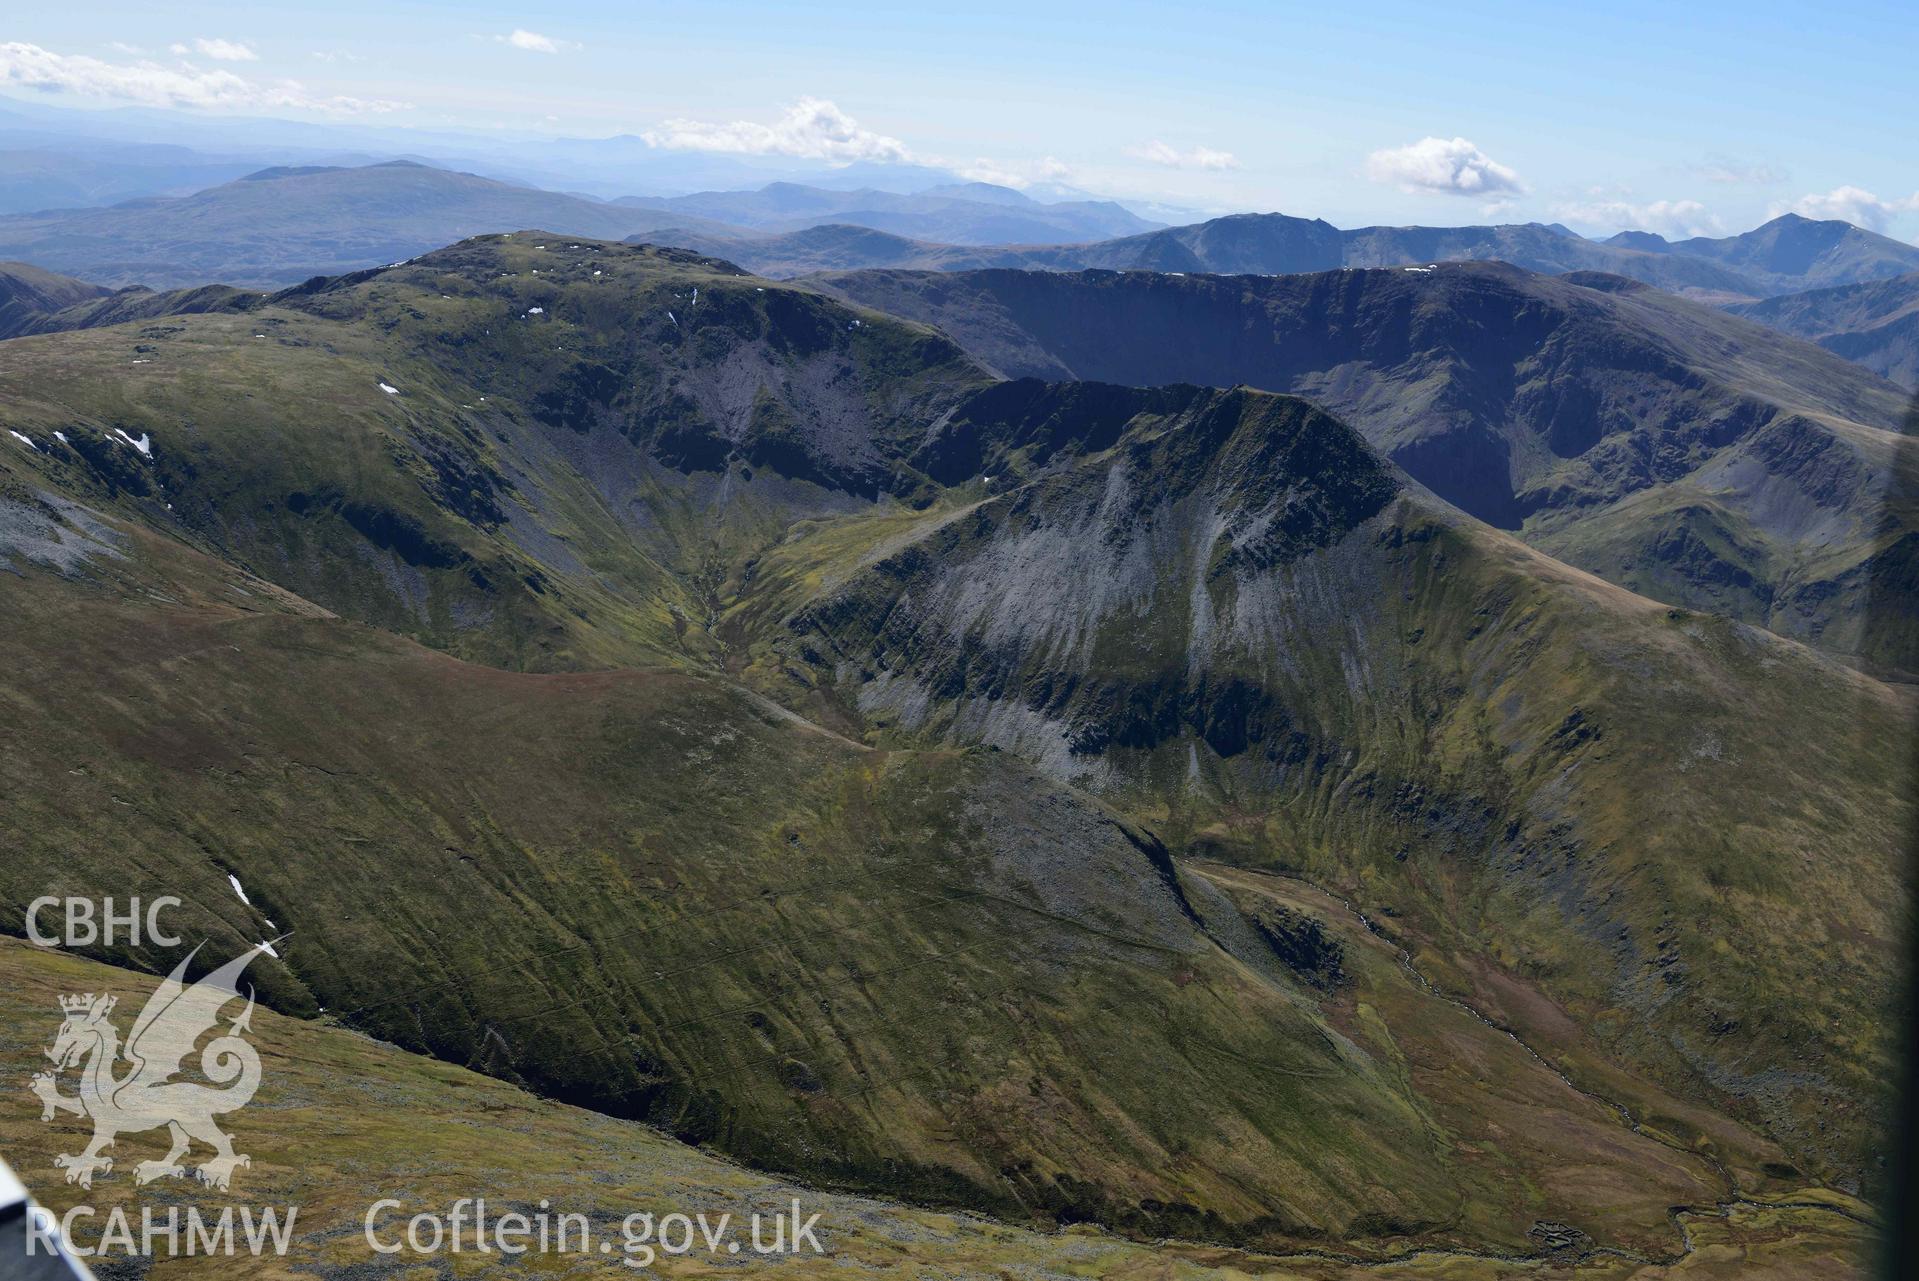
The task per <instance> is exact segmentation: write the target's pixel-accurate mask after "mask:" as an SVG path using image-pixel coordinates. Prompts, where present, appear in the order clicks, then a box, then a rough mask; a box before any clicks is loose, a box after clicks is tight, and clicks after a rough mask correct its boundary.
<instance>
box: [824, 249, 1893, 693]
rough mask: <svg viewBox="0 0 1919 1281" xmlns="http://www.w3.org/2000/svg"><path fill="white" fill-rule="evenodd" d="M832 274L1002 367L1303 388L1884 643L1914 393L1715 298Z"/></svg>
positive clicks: (1500, 495) (1437, 481) (1592, 290)
mask: <svg viewBox="0 0 1919 1281" xmlns="http://www.w3.org/2000/svg"><path fill="white" fill-rule="evenodd" d="M821 283H822V284H823V285H825V286H826V287H828V288H830V289H832V290H834V291H835V292H837V293H839V294H840V295H841V296H844V297H847V298H849V299H853V300H856V301H859V302H862V303H865V304H867V305H870V306H874V307H878V308H881V309H883V310H887V311H890V312H892V313H894V314H896V315H900V316H905V317H909V318H911V319H915V320H920V321H924V322H926V323H929V324H934V325H937V326H939V327H940V328H941V329H942V330H943V331H945V332H947V333H950V334H952V335H953V336H954V337H955V338H956V339H958V340H959V341H960V342H961V343H962V344H963V345H965V346H966V347H967V349H968V350H969V351H971V352H973V353H974V354H975V355H976V356H978V357H979V358H980V359H981V360H983V361H985V362H987V363H988V364H990V365H992V366H993V367H995V368H996V369H998V370H1000V371H1001V372H1004V373H1007V374H1010V375H1037V376H1041V377H1049V378H1092V379H1105V380H1112V381H1123V382H1128V383H1139V384H1146V385H1153V384H1159V383H1166V382H1175V381H1185V382H1197V383H1206V384H1211V385H1215V386H1232V385H1235V384H1248V385H1252V386H1257V387H1263V388H1270V389H1272V390H1276V391H1289V392H1295V393H1298V394H1302V395H1306V396H1309V397H1311V398H1312V399H1314V400H1316V401H1318V402H1319V403H1321V404H1324V405H1326V406H1327V407H1328V408H1330V409H1332V410H1334V411H1335V412H1336V413H1338V414H1340V415H1341V416H1342V417H1344V418H1346V419H1347V420H1348V421H1350V422H1351V423H1352V424H1353V425H1354V426H1356V427H1358V428H1359V429H1360V431H1362V432H1363V433H1364V434H1365V435H1366V436H1367V438H1368V439H1369V440H1370V441H1371V442H1372V443H1373V444H1374V445H1375V446H1376V447H1378V448H1379V449H1380V450H1382V451H1383V452H1385V453H1386V454H1387V455H1388V456H1389V457H1391V458H1392V459H1393V460H1394V461H1395V462H1397V463H1398V464H1400V465H1401V466H1402V467H1404V468H1405V469H1406V471H1407V472H1408V473H1409V474H1410V475H1412V476H1413V477H1414V478H1415V479H1417V480H1419V481H1420V482H1421V483H1422V484H1424V485H1426V486H1427V487H1428V488H1430V489H1431V490H1432V491H1433V492H1435V493H1437V494H1438V495H1440V496H1441V497H1443V498H1445V499H1447V500H1448V501H1450V502H1453V503H1455V504H1457V505H1458V506H1459V507H1460V508H1462V509H1463V510H1465V511H1467V512H1469V513H1471V514H1472V515H1474V516H1477V517H1479V518H1480V519H1482V520H1485V521H1487V522H1489V523H1491V524H1494V525H1497V526H1500V527H1503V528H1507V529H1513V530H1516V531H1519V532H1520V533H1521V534H1522V536H1524V537H1525V538H1526V539H1527V540H1528V541H1529V542H1531V543H1533V544H1534V545H1536V546H1539V547H1541V548H1543V549H1545V550H1547V551H1549V552H1551V553H1552V554H1553V555H1555V556H1558V557H1560V558H1561V559H1564V560H1567V561H1569V562H1571V563H1573V564H1576V565H1579V566H1581V567H1583V568H1586V569H1590V570H1592V571H1594V572H1595V573H1599V574H1602V575H1604V576H1605V577H1607V578H1608V579H1610V580H1612V581H1615V582H1619V583H1622V584H1624V585H1625V586H1628V587H1631V588H1633V589H1634V590H1637V591H1642V592H1644V593H1646V594H1648V595H1651V596H1653V597H1655V598H1658V599H1663V600H1667V601H1670V602H1673V603H1676V604H1682V605H1686V606H1689V607H1693V608H1700V609H1708V610H1713V611H1717V612H1722V613H1726V614H1730V615H1732V616H1734V617H1738V618H1743V619H1748V620H1751V621H1754V622H1759V623H1762V624H1764V625H1766V626H1769V627H1772V628H1773V629H1775V630H1777V631H1780V632H1782V633H1785V634H1787V635H1794V636H1801V637H1805V638H1808V639H1812V640H1815V641H1817V642H1818V643H1819V644H1821V645H1822V646H1824V647H1826V648H1829V649H1832V650H1834V651H1836V652H1839V653H1858V654H1863V655H1864V656H1865V657H1867V658H1868V659H1873V660H1878V659H1882V658H1885V657H1886V655H1885V653H1883V652H1882V650H1883V649H1884V645H1883V642H1884V640H1885V638H1883V637H1881V638H1878V639H1876V640H1875V639H1869V638H1868V637H1866V636H1865V634H1864V633H1863V632H1862V631H1861V624H1862V621H1863V619H1864V616H1865V609H1864V600H1865V596H1866V593H1867V591H1868V589H1869V586H1870V582H1871V580H1872V578H1873V575H1874V574H1875V572H1877V571H1876V569H1875V566H1876V565H1877V564H1878V563H1879V558H1880V557H1883V556H1885V555H1887V554H1895V555H1896V554H1898V548H1899V546H1900V544H1899V542H1898V539H1899V537H1900V534H1901V531H1902V530H1904V529H1906V528H1907V527H1908V526H1909V524H1910V521H1911V513H1908V512H1893V511H1888V510H1886V509H1885V508H1882V506H1881V498H1882V496H1884V495H1886V494H1887V492H1888V482H1887V478H1888V477H1889V475H1890V474H1891V471H1892V469H1893V467H1894V465H1895V464H1894V457H1895V453H1896V448H1895V447H1896V442H1897V439H1898V437H1897V436H1896V435H1894V434H1893V433H1895V432H1896V431H1897V430H1898V429H1899V427H1900V424H1901V420H1902V417H1903V415H1904V412H1905V408H1906V406H1905V398H1904V397H1903V396H1902V395H1901V394H1900V392H1899V390H1898V389H1897V388H1895V387H1893V386H1891V385H1890V384H1887V383H1885V382H1882V381H1880V380H1878V379H1877V378H1874V377H1873V376H1871V375H1870V374H1867V373H1865V372H1864V371H1862V370H1859V369H1857V368H1856V367H1853V366H1850V365H1848V364H1846V363H1845V362H1843V361H1841V360H1837V359H1834V358H1832V357H1830V356H1828V355H1826V354H1824V353H1822V352H1819V351H1817V350H1816V349H1814V348H1812V347H1810V346H1808V345H1806V344H1803V343H1799V342H1795V341H1791V340H1788V339H1784V338H1782V337H1780V336H1778V335H1777V334H1773V333H1768V332H1767V331H1766V330H1764V329H1763V328H1760V327H1757V326H1753V325H1750V324H1745V323H1741V322H1740V321H1738V320H1736V319H1732V318H1729V317H1726V316H1724V315H1722V314H1720V313H1719V312H1717V311H1715V310H1713V309H1710V308H1707V307H1703V306H1700V305H1697V304H1692V303H1688V302H1685V301H1683V300H1680V299H1677V298H1674V297H1672V296H1671V295H1669V294H1665V293H1663V292H1660V291H1657V290H1653V289H1648V288H1645V287H1643V286H1635V285H1633V284H1632V283H1631V282H1628V281H1624V280H1622V279H1620V278H1618V277H1615V276H1585V275H1575V276H1572V277H1567V278H1563V279H1549V278H1545V277H1541V276H1536V275H1532V274H1530V273H1526V272H1521V271H1519V270H1517V269H1515V268H1511V267H1507V266H1504V265H1500V264H1475V265H1464V264H1461V265H1445V266H1440V267H1437V268H1432V269H1411V270H1397V271H1384V270H1381V271H1364V272H1330V273H1322V274H1318V275H1308V276H1293V277H1285V278H1280V279H1263V278H1254V277H1200V276H1190V275H1189V276H1183V277H1181V276H1171V275H1150V274H1144V273H1138V272H1128V273H1102V272H1087V273H1078V274H1066V273H1031V272H1008V271H985V272H976V273H944V274H939V273H904V272H873V273H849V274H844V275H832V276H827V277H823V278H822V280H821Z"/></svg>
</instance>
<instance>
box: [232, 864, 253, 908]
mask: <svg viewBox="0 0 1919 1281" xmlns="http://www.w3.org/2000/svg"><path fill="white" fill-rule="evenodd" d="M227 884H229V885H231V886H232V887H233V892H234V893H235V894H238V895H239V896H240V901H241V902H242V903H245V904H246V905H247V906H248V907H252V906H253V900H252V899H250V898H248V897H247V892H246V891H245V890H244V889H242V888H240V878H239V877H237V876H235V875H234V874H233V873H231V872H228V873H227Z"/></svg>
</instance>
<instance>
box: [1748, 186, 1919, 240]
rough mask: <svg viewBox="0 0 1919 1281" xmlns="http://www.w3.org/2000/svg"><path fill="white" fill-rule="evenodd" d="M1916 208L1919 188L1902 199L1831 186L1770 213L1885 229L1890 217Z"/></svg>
mask: <svg viewBox="0 0 1919 1281" xmlns="http://www.w3.org/2000/svg"><path fill="white" fill-rule="evenodd" d="M1914 210H1919V191H1916V192H1914V193H1913V194H1912V195H1910V196H1907V197H1905V198H1904V199H1893V200H1881V199H1880V198H1879V197H1877V196H1875V195H1873V194H1872V193H1871V192H1870V191H1867V190H1866V189H1865V188H1864V187H1851V186H1847V187H1834V188H1833V189H1832V190H1831V191H1828V192H1826V193H1825V194H1824V195H1819V194H1817V193H1811V194H1807V195H1804V196H1801V197H1799V199H1797V200H1794V201H1791V202H1789V203H1781V204H1777V205H1774V206H1773V207H1772V215H1773V217H1775V218H1777V217H1778V216H1779V215H1780V214H1784V213H1796V214H1799V215H1801V216H1803V217H1806V218H1820V219H1825V218H1838V219H1840V220H1841V221H1844V222H1849V223H1852V224H1853V225H1854V226H1858V227H1865V228H1867V229H1869V230H1872V231H1884V230H1885V229H1886V225H1887V224H1888V223H1890V222H1891V221H1892V220H1893V218H1894V217H1895V216H1897V215H1899V214H1902V213H1911V212H1913V211H1914Z"/></svg>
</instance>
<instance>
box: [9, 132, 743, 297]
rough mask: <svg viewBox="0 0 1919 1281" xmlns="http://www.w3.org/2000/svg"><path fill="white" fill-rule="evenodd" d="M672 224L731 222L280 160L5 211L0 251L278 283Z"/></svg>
mask: <svg viewBox="0 0 1919 1281" xmlns="http://www.w3.org/2000/svg"><path fill="white" fill-rule="evenodd" d="M662 225H678V226H686V227H690V228H692V229H695V230H705V231H708V232H713V231H724V230H725V228H724V227H723V226H721V225H720V224H707V223H703V222H702V221H700V220H698V219H692V218H690V217H688V216H684V215H681V216H675V217H666V216H664V215H661V214H658V213H654V212H651V211H648V210H644V209H633V208H623V207H621V206H618V205H609V204H603V203H600V202H598V201H593V200H587V199H583V198H581V197H578V196H568V195H562V194H560V193H558V192H551V191H540V190H537V189H535V188H532V187H518V186H514V185H512V184H510V183H504V182H498V181H495V180H494V179H491V178H481V177H478V176H477V175H474V174H468V173H456V172H453V171H450V170H445V169H435V168H431V167H429V166H426V165H419V164H414V163H411V162H409V161H401V160H396V161H390V162H388V163H385V164H377V165H366V166H363V167H360V168H352V169H341V168H324V167H322V168H308V169H277V170H276V169H268V170H262V171H261V172H260V173H257V174H253V175H251V176H249V177H246V178H241V179H239V180H237V181H234V182H229V183H226V184H224V185H222V186H218V187H210V188H208V189H207V190H205V191H202V192H198V193H196V194H194V195H191V196H184V197H179V198H159V197H155V198H150V199H145V200H135V201H129V202H127V203H125V204H121V205H114V206H112V207H110V208H106V209H64V210H51V211H47V212H43V213H31V214H14V215H9V216H6V217H0V254H4V255H7V256H17V257H21V258H26V259H29V260H31V261H33V262H35V263H38V264H39V265H41V266H43V267H49V268H52V269H53V270H55V271H66V272H72V273H74V274H76V275H81V276H84V277H86V278H87V279H88V280H92V281H97V282H99V283H101V284H107V285H130V284H141V285H150V286H153V287H155V288H174V287H185V286H194V285H203V284H206V283H208V282H210V281H215V280H218V281H224V282H226V283H228V284H233V285H252V286H269V287H271V286H279V285H286V284H291V283H293V282H294V281H297V280H303V279H305V278H307V277H309V276H315V275H320V274H323V273H333V272H342V271H353V270H356V269H358V268H362V267H371V266H375V265H378V264H382V263H389V262H393V261H396V260H398V259H402V258H408V257H411V256H413V255H415V254H419V253H423V252H425V251H426V250H429V249H433V248H436V247H438V246H440V245H444V244H446V243H447V242H448V241H451V240H457V239H459V238H461V237H462V236H471V235H477V234H479V233H482V232H493V231H511V230H513V229H514V228H516V227H552V228H554V229H556V230H557V231H559V232H561V233H564V234H566V235H572V236H602V237H607V238H618V237H621V236H627V235H632V234H634V233H635V232H639V231H643V230H647V229H651V228H656V227H660V226H662Z"/></svg>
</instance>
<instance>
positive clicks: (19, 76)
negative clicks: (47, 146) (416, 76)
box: [0, 41, 409, 115]
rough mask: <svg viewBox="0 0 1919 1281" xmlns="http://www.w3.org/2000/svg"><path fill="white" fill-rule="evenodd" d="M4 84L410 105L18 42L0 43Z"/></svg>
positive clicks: (86, 93) (298, 106)
mask: <svg viewBox="0 0 1919 1281" xmlns="http://www.w3.org/2000/svg"><path fill="white" fill-rule="evenodd" d="M0 85H7V86H10V87H14V88H20V89H31V90H35V91H37V92H40V93H49V94H73V95H74V96H76V97H82V98H105V99H111V100H114V101H118V102H130V103H135V104H137V105H139V106H143V107H187V108H200V109H211V110H220V109H229V110H231V109H243V110H255V111H257V110H260V109H262V108H281V109H287V110H293V111H317V112H324V113H326V114H328V115H359V114H364V113H370V112H371V113H378V112H387V111H401V110H405V109H406V108H407V107H408V105H409V104H407V103H404V102H388V101H385V100H383V99H365V98H346V97H323V96H318V95H315V94H312V93H309V92H307V89H306V87H305V86H304V85H302V84H301V83H300V82H299V81H297V80H281V81H277V82H275V83H273V84H260V83H258V82H256V81H252V80H248V79H246V78H245V77H243V76H240V75H236V74H235V73H233V72H231V71H209V70H203V69H201V68H199V67H195V66H191V65H187V64H182V65H179V66H174V67H165V66H161V65H160V64H158V63H155V62H146V61H142V62H131V63H121V62H106V61H103V60H102V59H99V58H92V57H88V56H86V55H85V54H62V53H54V52H52V51H50V50H47V49H42V48H41V47H40V46H39V45H34V44H24V43H21V42H18V41H15V42H11V43H4V44H0Z"/></svg>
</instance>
